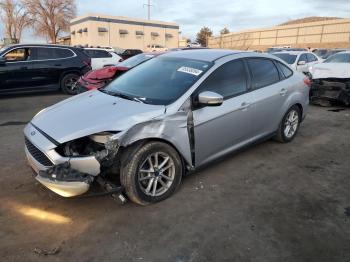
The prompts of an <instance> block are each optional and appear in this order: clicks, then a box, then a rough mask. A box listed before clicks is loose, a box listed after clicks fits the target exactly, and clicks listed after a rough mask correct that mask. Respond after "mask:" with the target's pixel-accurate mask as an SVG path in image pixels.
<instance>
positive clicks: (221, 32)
mask: <svg viewBox="0 0 350 262" xmlns="http://www.w3.org/2000/svg"><path fill="white" fill-rule="evenodd" d="M228 33H230V30H228V29H227V27H224V28H223V29H222V30H220V35H224V34H228Z"/></svg>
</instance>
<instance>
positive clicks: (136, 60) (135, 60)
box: [118, 54, 155, 68]
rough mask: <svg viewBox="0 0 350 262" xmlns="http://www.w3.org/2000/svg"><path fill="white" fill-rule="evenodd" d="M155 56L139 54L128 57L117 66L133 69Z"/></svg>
mask: <svg viewBox="0 0 350 262" xmlns="http://www.w3.org/2000/svg"><path fill="white" fill-rule="evenodd" d="M154 56H155V55H148V54H139V55H135V56H133V57H130V58H128V59H126V60H124V61H123V62H121V63H119V64H118V66H125V67H128V68H133V67H135V66H137V65H138V64H141V63H142V62H145V61H147V60H149V59H151V58H153V57H154Z"/></svg>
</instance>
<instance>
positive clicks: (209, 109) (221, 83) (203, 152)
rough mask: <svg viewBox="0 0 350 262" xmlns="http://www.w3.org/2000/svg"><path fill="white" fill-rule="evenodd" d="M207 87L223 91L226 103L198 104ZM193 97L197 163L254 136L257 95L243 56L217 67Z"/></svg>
mask: <svg viewBox="0 0 350 262" xmlns="http://www.w3.org/2000/svg"><path fill="white" fill-rule="evenodd" d="M203 91H212V92H215V93H218V94H220V95H222V96H223V98H224V102H223V104H222V105H220V106H201V105H198V102H196V98H197V99H198V95H199V94H200V93H201V92H203ZM193 100H194V106H195V107H194V109H193V121H194V139H195V155H196V158H195V162H196V166H199V165H201V164H204V163H205V162H208V161H210V160H212V159H214V158H216V157H218V156H220V155H223V154H225V153H227V152H229V151H231V150H234V149H236V148H238V147H241V146H242V145H244V144H245V143H247V142H248V141H249V139H250V138H251V137H252V134H253V123H252V120H253V114H254V98H253V96H252V94H251V93H250V92H249V90H248V77H247V70H246V67H245V64H244V62H243V60H233V61H229V62H227V63H225V64H223V65H222V66H220V67H219V68H218V69H216V70H215V71H214V72H213V73H212V74H211V75H210V76H209V77H208V78H207V79H206V80H205V81H204V82H203V83H202V84H201V85H200V86H199V87H198V89H197V90H196V92H195V94H194V96H193ZM196 104H197V105H196Z"/></svg>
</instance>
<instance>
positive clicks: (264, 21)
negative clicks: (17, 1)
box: [0, 0, 350, 42]
mask: <svg viewBox="0 0 350 262" xmlns="http://www.w3.org/2000/svg"><path fill="white" fill-rule="evenodd" d="M349 1H350V0H289V1H285V0H265V1H263V0H250V1H248V0H186V1H179V0H151V4H152V5H153V6H152V9H151V19H153V20H162V21H171V22H176V23H178V24H179V25H180V31H181V32H182V35H183V36H185V37H189V38H191V39H192V40H195V36H196V33H197V32H198V31H199V30H200V28H201V27H203V26H208V27H209V28H210V29H211V30H212V31H213V32H214V35H217V34H219V31H220V30H221V29H222V28H224V27H227V28H228V29H229V30H230V31H231V32H232V31H239V30H243V29H250V28H260V27H269V26H274V25H278V24H281V23H283V22H286V21H288V20H291V19H298V18H303V17H308V16H335V17H344V18H350V3H349ZM76 3H77V10H78V15H83V14H86V13H102V14H108V15H116V16H128V17H134V18H147V8H146V7H144V6H143V4H145V3H147V0H127V1H125V0H76ZM0 26H1V25H0ZM1 36H2V32H1V31H0V38H2V37H1ZM23 38H24V39H23V40H24V41H25V42H29V41H32V42H33V41H35V42H37V41H42V39H39V38H37V37H34V36H33V35H32V33H31V32H30V30H27V32H25V33H24V37H23Z"/></svg>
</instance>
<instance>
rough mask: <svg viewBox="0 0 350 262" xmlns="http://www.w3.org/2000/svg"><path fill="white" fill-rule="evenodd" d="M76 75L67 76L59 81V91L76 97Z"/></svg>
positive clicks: (77, 76) (77, 77) (77, 91)
mask: <svg viewBox="0 0 350 262" xmlns="http://www.w3.org/2000/svg"><path fill="white" fill-rule="evenodd" d="M79 77H80V76H79V75H78V74H74V73H72V74H67V75H65V76H64V77H63V78H62V79H61V83H60V84H61V89H62V91H63V92H64V93H65V94H69V95H76V94H78V93H79V89H78V86H77V81H78V80H79Z"/></svg>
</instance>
